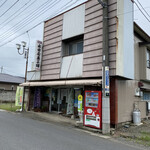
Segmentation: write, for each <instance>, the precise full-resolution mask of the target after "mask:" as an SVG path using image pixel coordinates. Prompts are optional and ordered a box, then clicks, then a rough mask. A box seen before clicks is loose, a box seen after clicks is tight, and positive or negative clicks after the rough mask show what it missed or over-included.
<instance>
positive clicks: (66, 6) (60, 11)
mask: <svg viewBox="0 0 150 150" xmlns="http://www.w3.org/2000/svg"><path fill="white" fill-rule="evenodd" d="M77 1H78V0H76V1H75V2H74V3H71V2H72V0H70V1H69V2H68V4H69V3H71V4H70V5H69V6H68V4H67V5H65V7H64V6H63V7H61V8H60V9H59V11H58V12H57V13H55V14H52V15H51V16H50V17H47V18H46V19H45V20H47V19H50V18H53V17H54V16H56V15H58V14H60V13H62V12H63V10H64V9H65V10H67V9H68V8H70V7H71V6H72V5H74V4H76V3H77ZM42 23H43V21H41V22H39V23H38V24H36V25H35V26H33V27H32V28H30V29H29V30H27V31H25V32H23V33H21V34H20V35H18V36H16V37H14V38H13V39H11V40H9V41H8V42H5V43H3V44H1V45H0V47H2V46H4V45H6V44H8V43H10V42H12V41H13V40H15V39H16V38H18V37H20V36H22V35H24V34H26V32H29V31H31V30H33V29H34V28H36V27H37V26H39V25H40V24H42Z"/></svg>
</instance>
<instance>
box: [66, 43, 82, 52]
mask: <svg viewBox="0 0 150 150" xmlns="http://www.w3.org/2000/svg"><path fill="white" fill-rule="evenodd" d="M68 49H69V55H75V54H80V53H83V41H79V42H73V43H70V44H69V45H68Z"/></svg>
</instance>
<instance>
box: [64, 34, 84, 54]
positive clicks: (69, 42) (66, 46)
mask: <svg viewBox="0 0 150 150" xmlns="http://www.w3.org/2000/svg"><path fill="white" fill-rule="evenodd" d="M79 43H83V45H82V48H83V49H84V40H83V36H81V37H76V38H73V39H67V40H64V41H63V47H62V57H66V56H73V55H78V54H82V53H83V49H82V51H80V52H78V47H77V45H78V44H79ZM70 45H75V53H71V52H70V49H69V46H70Z"/></svg>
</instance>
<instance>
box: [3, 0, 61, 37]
mask: <svg viewBox="0 0 150 150" xmlns="http://www.w3.org/2000/svg"><path fill="white" fill-rule="evenodd" d="M49 1H51V0H48V1H46V2H45V3H44V4H43V5H41V6H40V7H38V8H37V9H36V10H35V11H33V12H32V13H30V14H29V15H28V16H27V17H25V18H24V19H22V21H20V22H18V23H17V24H16V25H14V26H12V27H11V28H9V29H7V31H6V32H4V33H2V34H1V36H0V38H1V39H2V38H3V37H5V36H7V35H9V34H11V33H12V32H11V31H12V30H13V32H15V31H14V29H15V28H17V29H18V28H19V27H20V26H21V25H23V26H25V24H28V21H33V17H35V16H37V18H38V17H39V13H40V12H38V11H37V10H38V9H42V11H44V12H46V11H47V10H48V9H50V8H49V7H50V6H51V5H52V4H53V3H56V4H57V1H58V0H54V2H52V3H50V4H49V5H47V3H48V2H49ZM43 6H44V7H43ZM45 7H46V8H45ZM47 8H48V9H47ZM34 15H35V16H34Z"/></svg>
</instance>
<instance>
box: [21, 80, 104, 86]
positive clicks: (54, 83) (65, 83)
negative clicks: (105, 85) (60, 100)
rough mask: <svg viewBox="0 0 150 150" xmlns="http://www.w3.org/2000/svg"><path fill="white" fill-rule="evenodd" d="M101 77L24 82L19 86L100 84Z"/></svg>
mask: <svg viewBox="0 0 150 150" xmlns="http://www.w3.org/2000/svg"><path fill="white" fill-rule="evenodd" d="M101 84H102V80H101V79H89V80H61V81H42V82H41V81H40V82H26V83H22V84H20V86H64V85H101Z"/></svg>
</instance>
